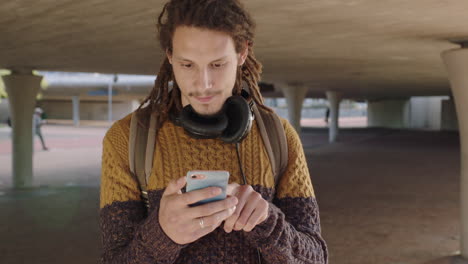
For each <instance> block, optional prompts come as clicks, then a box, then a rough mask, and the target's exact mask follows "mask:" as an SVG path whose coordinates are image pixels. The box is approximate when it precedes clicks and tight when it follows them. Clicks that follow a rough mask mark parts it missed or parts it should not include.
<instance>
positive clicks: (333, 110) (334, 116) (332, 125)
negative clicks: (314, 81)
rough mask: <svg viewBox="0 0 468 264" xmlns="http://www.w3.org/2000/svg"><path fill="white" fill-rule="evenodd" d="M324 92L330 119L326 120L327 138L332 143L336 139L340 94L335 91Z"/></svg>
mask: <svg viewBox="0 0 468 264" xmlns="http://www.w3.org/2000/svg"><path fill="white" fill-rule="evenodd" d="M326 94H327V99H328V104H329V107H330V120H329V121H328V127H329V134H328V140H329V142H330V143H332V142H336V139H337V138H338V130H339V127H338V118H339V116H340V101H341V94H340V93H338V92H335V91H328V92H327V93H326Z"/></svg>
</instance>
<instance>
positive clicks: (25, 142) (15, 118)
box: [2, 71, 42, 188]
mask: <svg viewBox="0 0 468 264" xmlns="http://www.w3.org/2000/svg"><path fill="white" fill-rule="evenodd" d="M2 78H3V82H4V83H5V88H6V92H7V94H8V100H9V101H10V114H11V119H12V128H13V164H12V166H13V187H14V188H22V187H31V186H32V184H33V159H32V154H33V142H34V141H33V113H34V107H35V105H36V96H37V93H38V92H39V88H40V84H41V80H42V76H35V75H32V72H31V71H12V73H11V74H10V75H6V76H3V77H2Z"/></svg>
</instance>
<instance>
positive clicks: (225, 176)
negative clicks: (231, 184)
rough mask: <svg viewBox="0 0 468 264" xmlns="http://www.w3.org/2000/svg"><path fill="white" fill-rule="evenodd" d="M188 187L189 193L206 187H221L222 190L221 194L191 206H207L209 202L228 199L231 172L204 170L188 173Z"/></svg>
mask: <svg viewBox="0 0 468 264" xmlns="http://www.w3.org/2000/svg"><path fill="white" fill-rule="evenodd" d="M186 177H187V187H186V188H185V189H186V191H187V192H190V191H195V190H199V189H203V188H206V187H219V188H221V189H222V192H221V194H219V195H217V196H215V197H212V198H208V199H205V200H201V201H199V202H196V203H194V204H191V205H190V206H197V205H201V204H206V203H209V202H214V201H219V200H223V199H226V188H227V185H228V181H229V172H228V171H220V170H219V171H215V170H212V171H203V170H194V171H189V172H187V176H186Z"/></svg>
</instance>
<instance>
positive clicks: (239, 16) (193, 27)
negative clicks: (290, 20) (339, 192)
mask: <svg viewBox="0 0 468 264" xmlns="http://www.w3.org/2000/svg"><path fill="white" fill-rule="evenodd" d="M158 30H159V40H160V44H161V46H162V49H163V50H164V51H166V58H165V60H164V62H163V64H162V66H161V69H160V71H159V73H158V77H157V80H156V82H155V87H154V89H153V91H152V92H151V94H150V95H149V96H148V98H147V99H146V100H145V101H144V102H143V103H142V106H141V107H140V108H141V109H140V110H142V113H146V114H147V115H150V114H151V113H156V114H157V120H158V123H159V124H161V125H160V127H159V129H158V133H157V139H156V142H157V143H156V150H155V153H154V160H153V169H152V171H151V176H150V177H149V182H148V196H149V202H150V207H149V209H148V210H147V209H146V208H145V206H144V203H143V202H142V199H141V197H140V190H139V185H138V183H137V181H136V180H135V177H133V176H132V175H131V173H130V169H129V161H128V159H129V158H128V157H129V153H128V142H129V127H130V122H131V120H130V119H131V116H127V117H125V118H124V119H122V120H120V121H118V122H116V123H115V124H114V125H113V126H112V128H110V130H109V131H108V132H107V134H106V137H105V138H104V141H103V160H102V179H101V202H100V208H101V210H100V218H101V231H102V241H103V254H102V258H101V262H102V263H259V262H261V263H327V257H328V256H327V255H328V253H327V247H326V244H325V241H324V240H323V239H322V237H321V234H320V221H319V213H318V206H317V203H316V200H315V197H314V192H313V188H312V184H311V180H310V177H309V172H308V169H307V164H306V161H305V157H304V152H303V149H302V145H301V142H300V140H299V137H298V135H297V133H296V132H295V130H294V129H293V128H292V126H291V125H290V124H289V123H288V122H287V121H285V120H282V124H283V126H284V129H285V133H286V138H287V144H288V153H289V156H288V165H287V168H286V171H285V172H284V174H283V175H282V176H281V180H280V182H279V185H278V188H277V189H276V191H275V190H274V184H275V183H274V180H273V175H272V169H271V165H270V163H269V159H268V155H267V153H266V151H265V150H264V146H263V142H262V140H261V138H260V135H259V128H258V127H257V125H256V123H255V122H254V123H253V125H252V128H251V129H250V131H249V132H248V134H247V136H246V137H245V139H243V140H242V141H241V142H240V143H239V145H240V150H239V156H238V157H239V160H238V159H237V157H236V148H235V145H234V144H231V143H227V142H224V141H222V140H220V139H219V138H196V137H193V136H191V135H190V134H189V133H187V131H186V130H184V128H182V127H181V126H179V124H178V122H177V121H178V120H179V119H178V118H177V117H179V116H181V113H182V112H184V111H185V109H187V108H190V107H191V108H192V109H193V110H194V112H195V113H196V114H199V115H200V116H202V117H206V118H209V117H212V116H215V115H218V114H219V113H220V112H221V111H223V109H224V107H225V106H224V105H225V103H226V102H227V101H229V99H228V98H231V96H233V95H240V94H241V91H242V88H243V85H246V86H248V87H249V90H250V95H251V100H253V101H254V102H255V104H256V105H257V106H258V107H259V108H262V109H263V110H264V111H268V108H267V107H265V106H264V105H263V100H262V98H261V95H260V92H259V87H258V84H257V83H258V81H259V78H260V72H261V65H260V63H259V62H257V60H256V59H255V57H254V54H253V50H252V49H253V36H254V34H253V30H254V23H253V21H252V19H251V18H250V16H249V14H248V13H247V12H246V11H245V10H244V8H243V7H242V6H241V5H240V3H239V2H238V1H237V0H199V1H193V0H172V1H170V2H169V3H167V4H166V5H165V6H164V9H163V11H162V13H161V15H160V16H159V19H158ZM144 109H146V110H145V111H146V112H145V111H143V110H144ZM173 117H176V118H173ZM202 120H204V119H202ZM238 161H239V162H238ZM239 163H240V164H241V165H239ZM190 170H226V171H229V172H230V175H231V176H230V179H229V182H230V184H229V188H228V197H227V198H226V199H224V200H222V201H217V202H211V203H208V204H204V205H200V206H196V207H192V206H189V205H190V204H193V203H195V202H198V201H201V200H204V199H206V198H210V197H214V196H217V195H218V194H219V192H220V190H219V188H214V187H209V188H205V189H201V190H197V191H192V192H183V187H184V186H185V184H186V180H185V177H181V176H182V175H185V174H186V173H187V171H190ZM243 172H245V176H246V179H247V184H244V185H239V183H242V180H241V174H243Z"/></svg>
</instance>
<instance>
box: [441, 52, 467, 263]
mask: <svg viewBox="0 0 468 264" xmlns="http://www.w3.org/2000/svg"><path fill="white" fill-rule="evenodd" d="M442 59H443V60H444V63H445V66H446V68H447V73H448V78H449V81H450V85H451V88H452V93H453V96H454V99H455V107H456V110H457V116H458V125H459V130H460V141H461V160H460V161H461V182H460V187H461V190H460V193H461V197H460V199H461V200H460V206H461V208H460V211H461V212H460V216H461V219H460V230H461V236H460V253H461V257H462V258H463V259H465V260H467V263H468V48H466V46H465V48H462V49H454V50H448V51H445V52H443V53H442Z"/></svg>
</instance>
